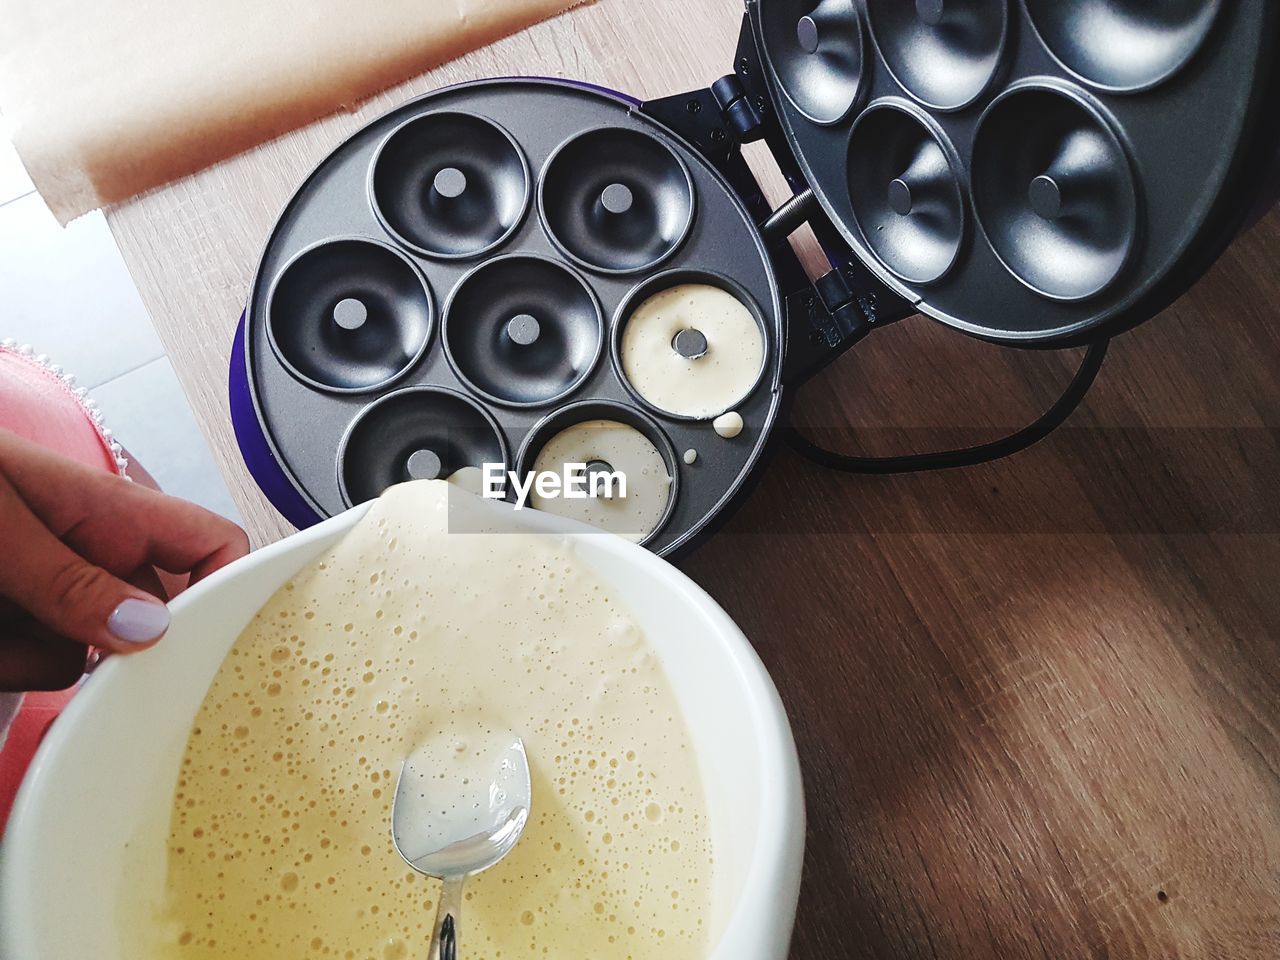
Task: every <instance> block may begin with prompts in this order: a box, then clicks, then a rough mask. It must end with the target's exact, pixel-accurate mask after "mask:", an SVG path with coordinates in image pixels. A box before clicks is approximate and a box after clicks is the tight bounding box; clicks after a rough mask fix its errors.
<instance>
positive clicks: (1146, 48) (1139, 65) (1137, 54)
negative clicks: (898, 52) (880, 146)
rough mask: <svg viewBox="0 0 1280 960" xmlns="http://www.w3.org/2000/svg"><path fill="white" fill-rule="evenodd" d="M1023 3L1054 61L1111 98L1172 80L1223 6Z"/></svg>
mask: <svg viewBox="0 0 1280 960" xmlns="http://www.w3.org/2000/svg"><path fill="white" fill-rule="evenodd" d="M890 2H892V0H890ZM1023 2H1024V4H1025V5H1026V9H1027V15H1028V16H1029V17H1030V18H1031V23H1032V26H1034V27H1035V30H1036V33H1038V34H1039V36H1040V39H1041V40H1042V41H1043V43H1044V45H1045V46H1046V47H1048V49H1049V52H1050V53H1051V54H1053V56H1054V58H1055V59H1057V61H1058V62H1059V63H1061V64H1062V65H1063V66H1064V67H1066V69H1067V70H1069V71H1071V73H1073V74H1075V76H1076V77H1078V78H1079V79H1081V80H1083V81H1084V82H1085V83H1088V84H1091V85H1093V86H1095V87H1098V88H1099V89H1101V90H1106V91H1108V92H1111V93H1139V92H1141V91H1144V90H1149V89H1151V88H1152V87H1155V86H1158V85H1159V84H1161V83H1164V82H1165V81H1166V80H1169V79H1171V78H1172V77H1173V76H1175V75H1176V74H1177V73H1178V72H1179V71H1181V70H1182V68H1183V67H1185V66H1186V65H1187V64H1188V63H1190V62H1191V60H1192V58H1194V57H1195V55H1196V53H1197V52H1199V50H1200V48H1201V47H1202V46H1204V44H1205V41H1206V40H1207V39H1208V37H1209V34H1210V33H1211V32H1212V30H1213V24H1214V21H1215V20H1216V19H1217V17H1218V13H1219V12H1220V11H1221V9H1222V0H1161V2H1160V3H1152V2H1151V0H1023Z"/></svg>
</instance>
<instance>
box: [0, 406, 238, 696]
mask: <svg viewBox="0 0 1280 960" xmlns="http://www.w3.org/2000/svg"><path fill="white" fill-rule="evenodd" d="M248 549H249V544H248V540H247V539H246V538H245V535H244V533H243V531H241V530H240V528H239V527H237V526H236V525H235V524H234V523H232V522H231V521H229V520H224V519H223V518H222V517H219V516H217V515H216V514H213V513H210V512H209V511H207V510H205V509H203V508H201V507H197V506H196V505H194V504H191V503H187V502H186V501H184V500H179V499H177V498H176V497H169V496H166V495H165V494H163V493H160V492H158V491H156V490H153V489H150V488H148V487H146V486H143V485H142V484H139V483H130V482H128V481H127V480H124V479H121V478H120V477H116V476H111V475H109V474H106V473H103V472H101V471H96V470H92V469H90V468H88V467H85V466H81V465H80V464H78V463H75V462H73V461H71V460H67V459H64V458H63V457H60V456H58V455H57V454H54V453H50V452H49V451H47V450H45V449H44V448H43V447H40V446H37V445H35V444H33V443H30V442H28V441H26V440H22V439H20V438H18V437H16V436H14V435H13V434H11V433H8V432H6V431H3V430H0V689H3V690H29V689H54V688H58V687H63V686H68V685H69V684H71V683H74V682H75V680H76V678H78V677H79V675H80V673H81V672H82V671H83V669H84V664H85V656H86V654H87V652H88V651H87V648H88V647H90V646H93V647H99V648H101V649H105V650H110V651H113V652H115V653H132V652H134V651H137V650H143V649H145V648H147V647H148V646H150V645H152V644H153V643H155V642H156V641H157V640H159V639H160V638H161V637H162V636H163V635H164V632H165V630H166V629H168V626H169V611H168V609H167V608H166V607H165V600H167V599H168V594H169V593H170V592H171V591H169V590H166V589H165V587H164V586H163V585H162V579H161V577H162V573H167V574H177V575H180V577H181V579H180V580H179V581H178V586H179V588H180V587H181V586H182V585H183V584H185V581H186V579H187V575H189V577H190V581H191V582H192V583H194V582H196V581H198V580H200V579H202V578H204V577H206V576H208V575H209V574H211V573H213V571H215V570H217V569H218V568H219V567H222V566H225V565H226V564H228V563H230V562H231V561H232V560H235V559H237V558H239V557H242V556H244V554H245V553H247V552H248ZM165 579H166V580H168V581H169V583H170V584H173V582H174V581H173V579H172V578H171V577H165Z"/></svg>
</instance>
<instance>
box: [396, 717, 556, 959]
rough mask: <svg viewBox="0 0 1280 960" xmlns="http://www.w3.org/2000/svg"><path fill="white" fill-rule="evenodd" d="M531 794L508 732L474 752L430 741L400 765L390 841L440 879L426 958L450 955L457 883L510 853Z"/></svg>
mask: <svg viewBox="0 0 1280 960" xmlns="http://www.w3.org/2000/svg"><path fill="white" fill-rule="evenodd" d="M532 792H533V791H532V787H531V785H530V783H529V759H528V757H527V756H525V752H524V741H523V740H521V739H520V738H519V737H517V736H514V735H512V736H506V737H500V738H497V739H495V741H494V742H493V743H492V744H489V743H488V742H487V741H486V743H485V744H484V745H483V746H482V748H481V749H472V748H470V747H469V746H468V745H466V744H462V743H460V742H458V741H457V740H452V741H442V740H437V741H432V742H429V743H426V744H424V745H423V746H422V747H420V748H419V749H418V750H416V751H415V752H414V753H413V754H412V755H411V756H410V757H409V758H408V759H407V760H405V762H404V765H403V766H402V767H401V768H400V780H399V782H398V783H397V784H396V796H395V800H394V801H393V802H392V806H391V839H392V842H393V843H395V846H396V851H397V852H398V853H399V854H400V856H402V857H404V859H405V862H406V863H408V864H409V866H410V867H412V868H413V869H414V870H416V871H417V872H418V873H421V874H423V875H424V876H428V877H435V878H436V879H437V880H441V881H443V882H444V889H443V891H441V894H440V906H439V907H438V908H437V910H436V922H435V927H434V929H433V930H432V933H431V950H430V952H429V953H428V957H429V960H457V957H458V919H459V915H460V913H461V912H462V884H463V881H465V880H466V878H467V877H469V876H471V875H472V874H473V873H479V872H480V871H482V870H487V869H489V868H490V867H492V866H493V865H494V864H495V863H497V862H498V861H499V860H501V859H502V858H503V857H505V856H506V855H507V854H508V853H510V852H511V848H512V847H514V846H515V845H516V841H517V840H519V839H520V833H521V832H522V831H523V830H524V825H525V823H527V822H528V820H529V807H530V802H531V798H532Z"/></svg>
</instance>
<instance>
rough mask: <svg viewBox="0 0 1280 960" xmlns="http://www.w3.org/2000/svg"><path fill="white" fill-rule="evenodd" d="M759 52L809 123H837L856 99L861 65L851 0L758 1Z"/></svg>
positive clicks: (857, 25) (857, 23)
mask: <svg viewBox="0 0 1280 960" xmlns="http://www.w3.org/2000/svg"><path fill="white" fill-rule="evenodd" d="M760 26H761V32H762V38H763V41H764V54H765V58H766V59H767V61H768V63H769V68H770V70H772V72H773V75H774V77H775V78H776V79H777V81H778V86H779V87H781V88H782V92H783V94H785V95H786V97H787V99H788V100H790V101H791V103H792V104H794V105H795V108H796V109H797V110H799V111H800V112H801V113H802V114H804V116H805V117H807V118H808V119H810V120H812V121H813V122H814V123H817V124H822V125H830V124H835V123H839V122H840V121H841V120H843V119H844V118H845V117H847V116H848V115H849V111H851V110H852V109H853V107H854V105H855V104H856V103H857V102H858V100H859V98H860V96H861V93H862V88H863V84H864V81H865V79H866V76H865V74H866V72H867V67H866V63H865V61H864V57H865V40H864V37H863V28H862V19H861V17H860V16H859V15H858V10H857V7H855V6H854V3H853V0H760Z"/></svg>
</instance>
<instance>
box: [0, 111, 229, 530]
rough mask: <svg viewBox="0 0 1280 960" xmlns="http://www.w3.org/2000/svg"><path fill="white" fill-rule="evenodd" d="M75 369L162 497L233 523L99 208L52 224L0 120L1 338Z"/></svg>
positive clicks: (222, 491)
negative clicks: (65, 222) (185, 502)
mask: <svg viewBox="0 0 1280 960" xmlns="http://www.w3.org/2000/svg"><path fill="white" fill-rule="evenodd" d="M6 337H12V338H13V339H15V340H17V341H18V342H20V343H29V344H31V345H32V346H33V347H34V348H35V349H36V350H37V351H39V352H41V353H47V354H48V355H49V356H50V357H51V358H52V359H53V361H54V362H55V363H58V364H61V365H62V366H63V367H64V368H65V369H66V370H67V371H68V372H71V373H74V374H75V375H76V377H77V379H78V380H79V382H80V383H81V385H83V386H85V387H88V388H89V390H90V393H91V395H92V396H93V397H94V398H95V399H96V400H97V401H98V404H99V405H100V406H101V408H102V411H103V415H104V416H105V417H106V422H107V425H108V426H110V427H111V429H112V430H113V431H115V434H116V436H117V437H118V438H119V439H120V442H121V443H123V444H124V445H125V446H126V447H127V448H129V451H130V453H132V454H133V456H134V457H136V458H137V459H138V460H139V461H140V462H141V463H143V464H144V465H145V466H146V468H147V469H148V470H149V471H150V472H151V474H152V476H154V477H155V478H156V480H157V481H158V482H159V484H160V486H161V487H162V488H164V490H165V491H166V492H168V493H172V494H174V495H176V496H180V497H185V498H186V499H188V500H193V501H195V502H196V503H199V504H201V505H202V506H205V507H208V508H209V509H210V510H216V511H217V512H218V513H221V514H223V515H224V516H228V517H231V518H232V519H234V520H238V519H239V515H238V513H237V512H236V509H235V507H234V505H233V504H232V502H231V496H230V494H229V493H228V492H227V488H226V484H224V483H223V481H222V478H221V477H220V476H219V474H218V471H217V468H216V467H215V466H214V462H213V457H212V455H211V454H210V453H209V449H208V447H207V446H206V445H205V442H204V439H203V437H202V436H201V435H200V431H199V429H198V428H197V427H196V423H195V419H194V417H193V416H192V413H191V408H190V407H189V406H188V405H187V402H186V400H185V398H184V397H183V395H182V389H181V388H180V387H179V385H178V381H177V378H176V377H175V376H174V373H173V369H172V368H171V367H170V366H169V361H168V360H167V359H165V356H164V350H163V349H162V348H161V346H160V341H159V340H158V339H157V338H156V335H155V331H154V330H153V329H152V326H151V320H150V318H149V317H148V316H147V311H146V308H145V307H144V306H143V305H142V301H141V300H140V299H139V298H138V293H137V290H136V289H135V288H134V285H133V280H132V279H131V278H130V276H129V272H128V270H127V269H126V268H125V265H124V261H123V260H122V259H121V258H120V251H119V250H118V249H117V248H116V244H115V240H114V239H113V238H112V236H111V232H110V230H108V228H107V224H106V220H105V219H104V218H103V216H102V214H101V213H94V214H91V215H89V216H87V217H82V218H81V219H79V220H77V221H75V222H74V223H72V224H71V225H70V226H68V227H66V228H65V229H64V228H62V227H59V226H58V223H57V221H56V220H55V219H54V218H53V215H52V214H50V213H49V211H48V209H47V208H46V207H45V205H44V201H42V200H41V199H40V196H39V194H37V193H36V192H35V189H34V187H33V185H32V183H31V180H30V178H29V177H28V176H27V174H26V171H25V170H24V169H23V167H22V163H21V161H19V159H18V155H17V153H16V152H15V151H14V149H13V146H12V144H11V143H10V140H9V137H8V135H7V131H6V130H5V128H4V125H3V118H2V117H0V339H4V338H6Z"/></svg>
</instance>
